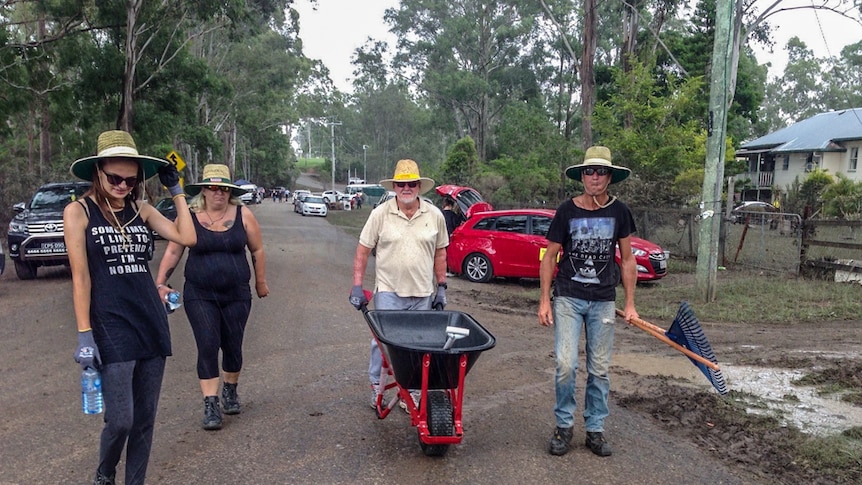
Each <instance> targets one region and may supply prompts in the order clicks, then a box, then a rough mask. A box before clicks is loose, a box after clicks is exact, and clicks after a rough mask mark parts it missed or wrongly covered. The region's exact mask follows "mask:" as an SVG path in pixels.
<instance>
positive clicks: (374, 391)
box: [371, 384, 377, 410]
mask: <svg viewBox="0 0 862 485" xmlns="http://www.w3.org/2000/svg"><path fill="white" fill-rule="evenodd" d="M371 409H375V410H376V409H377V384H371Z"/></svg>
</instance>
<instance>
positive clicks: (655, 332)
mask: <svg viewBox="0 0 862 485" xmlns="http://www.w3.org/2000/svg"><path fill="white" fill-rule="evenodd" d="M616 312H617V315H619V316H620V317H622V318H625V316H626V314H625V312H624V311H622V310H620V309H619V308H617V309H616ZM628 323H629V324H630V325H633V326H635V327H637V328H639V329H641V330H643V331H645V332H647V333H648V334H650V335H652V336H653V337H655V338H657V339H659V340H661V341H662V342H664V343H666V344H668V345H670V346H671V347H673V348H675V349H676V350H679V351H680V352H682V353H683V354H685V355H686V356H687V357H689V358H691V359H694V360H696V361H698V362H700V363H701V364H703V365H705V366H707V367H709V368H710V369H712V370H721V369H720V368H719V367H718V364H716V363H715V362H712V361H710V360H707V359H705V358H704V357H702V356H700V355H697V354H696V353H694V352H692V351H691V350H689V349H687V348H685V347H683V346H682V345H680V344H678V343H676V342H674V341H673V340H671V339H670V338H668V336H667V335H666V334H665V331H664V330H663V329H662V328H661V327H659V326H658V325H654V324H652V323H650V322H647V321H646V320H642V319H640V318H638V317H634V318H632V319H631V321H629V322H628Z"/></svg>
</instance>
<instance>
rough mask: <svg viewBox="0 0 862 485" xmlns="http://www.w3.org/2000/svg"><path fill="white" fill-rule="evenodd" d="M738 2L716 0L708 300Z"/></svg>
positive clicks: (707, 188)
mask: <svg viewBox="0 0 862 485" xmlns="http://www.w3.org/2000/svg"><path fill="white" fill-rule="evenodd" d="M735 5H736V2H733V1H730V0H724V1H719V2H716V20H715V40H714V44H713V47H712V76H711V80H710V92H709V113H708V115H709V118H708V121H707V122H708V125H707V139H706V167H705V170H704V177H703V195H702V198H701V202H700V211H701V212H700V218H701V221H700V242H699V243H698V247H697V267H696V270H695V271H696V281H697V289H698V292H699V293H700V294H701V295H702V296H703V298H704V301H705V302H712V301H715V292H716V288H715V287H716V274H717V272H718V264H719V262H718V245H719V235H720V234H719V230H720V227H721V218H722V217H721V214H722V212H721V188H722V185H723V182H724V158H725V149H726V145H725V138H726V137H727V136H726V133H727V111H728V108H729V107H730V100H731V99H732V98H733V92H734V87H735V86H732V85H731V84H730V83H731V74H732V73H733V72H734V71H735V69H734V66H732V65H731V64H732V63H733V36H732V35H731V33H732V32H733V16H734V12H735Z"/></svg>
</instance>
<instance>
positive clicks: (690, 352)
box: [617, 302, 728, 395]
mask: <svg viewBox="0 0 862 485" xmlns="http://www.w3.org/2000/svg"><path fill="white" fill-rule="evenodd" d="M617 315H619V316H621V317H623V318H625V312H623V311H622V310H619V309H617ZM629 323H630V324H632V325H634V326H635V327H638V328H640V329H641V330H644V331H645V332H647V333H649V334H650V335H652V336H653V337H655V338H657V339H659V340H661V341H662V342H664V343H666V344H668V345H670V346H671V347H673V348H675V349H677V350H679V351H680V352H682V353H683V354H685V355H686V356H687V357H688V358H689V359H691V361H692V363H693V364H694V365H696V366H697V368H698V369H700V371H701V372H703V374H704V375H705V376H706V378H707V379H709V382H710V383H711V384H712V386H713V387H715V390H716V391H718V393H719V394H721V395H725V394H727V391H728V389H727V383H726V382H725V381H724V374H722V373H721V369H720V368H719V367H718V360H717V359H716V358H715V353H713V351H712V346H711V345H709V341H708V340H707V339H706V334H704V333H703V327H701V326H700V322H698V321H697V317H695V316H694V311H693V310H692V309H691V307H690V306H689V305H688V303H687V302H682V303H681V304H680V305H679V310H678V311H677V313H676V317H675V318H674V319H673V323H671V325H670V328H668V330H667V331H666V332H665V331H664V330H663V329H662V328H661V327H659V326H658V325H653V324H652V323H649V322H647V321H645V320H642V319H640V318H633V319H632V321H631V322H629Z"/></svg>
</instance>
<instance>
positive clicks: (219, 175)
mask: <svg viewBox="0 0 862 485" xmlns="http://www.w3.org/2000/svg"><path fill="white" fill-rule="evenodd" d="M230 180H231V178H230V171H229V169H228V167H227V166H225V165H220V164H210V165H207V166H205V167H204V171H203V181H202V182H201V183H198V184H188V185H186V192H187V193H188V194H189V195H191V196H193V197H192V199H191V202H190V206H191V211H192V213H193V217H192V220H193V221H194V226H195V231H196V232H197V245H196V246H195V247H193V248H190V249H189V256H188V260H187V261H186V266H185V286H184V289H183V308H184V309H185V312H186V315H187V316H188V319H189V324H190V325H191V327H192V331H193V333H194V336H195V343H196V344H197V349H198V363H197V373H198V379H199V380H200V386H201V393H202V394H203V404H204V415H203V428H204V429H206V430H217V429H221V427H222V414H221V413H222V411H224V413H225V414H239V413H240V411H241V406H240V401H239V397H238V396H237V383H238V382H239V374H240V371H241V370H242V341H243V336H244V334H245V325H246V322H247V321H248V316H249V313H250V311H251V289H250V287H249V280H250V278H251V269H250V268H249V266H248V260H247V259H246V248H248V250H249V251H250V252H251V261H252V265H253V270H254V280H255V290H256V293H257V296H258V297H259V298H263V297H265V296H266V295H268V294H269V287H267V284H266V255H265V253H264V251H263V238H262V237H261V233H260V225H259V224H258V223H257V219H256V218H255V217H254V214H253V213H252V212H251V210H249V208H248V207H246V206H244V205H242V202H240V200H239V198H238V197H239V195H241V194H243V193H244V192H245V190H244V189H242V188H240V187H238V186H237V185H235V184H233V183H231V182H230ZM184 251H185V247H184V246H183V245H181V244H177V243H173V242H172V243H170V244H168V247H167V249H166V250H165V254H164V256H163V257H162V262H161V264H160V265H159V272H158V275H157V277H156V282H157V283H159V285H158V286H159V287H160V288H159V291H160V292H162V296H165V295H167V293H168V291H170V290H169V288H168V287H167V282H168V279H169V278H170V277H171V275H172V274H173V272H174V269H176V266H177V264H178V263H179V261H180V258H182V255H183V252H184ZM219 350H221V354H222V362H221V369H219V361H218V358H219ZM220 378H221V379H222V380H223V385H222V388H221V401H220V400H219V380H220Z"/></svg>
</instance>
